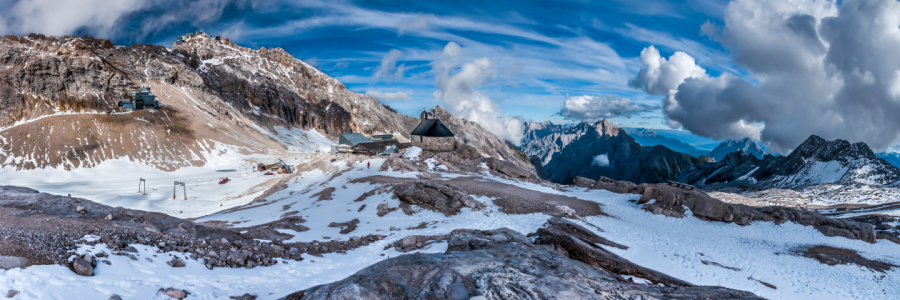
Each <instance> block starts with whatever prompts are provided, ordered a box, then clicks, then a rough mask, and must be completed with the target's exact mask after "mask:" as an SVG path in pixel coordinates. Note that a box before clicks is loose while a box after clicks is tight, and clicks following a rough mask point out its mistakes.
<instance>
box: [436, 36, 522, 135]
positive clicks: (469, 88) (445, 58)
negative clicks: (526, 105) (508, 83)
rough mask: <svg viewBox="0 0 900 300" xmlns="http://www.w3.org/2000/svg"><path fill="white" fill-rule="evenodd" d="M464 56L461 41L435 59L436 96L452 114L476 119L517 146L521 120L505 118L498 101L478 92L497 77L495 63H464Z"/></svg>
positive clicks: (471, 119)
mask: <svg viewBox="0 0 900 300" xmlns="http://www.w3.org/2000/svg"><path fill="white" fill-rule="evenodd" d="M464 59H465V57H464V54H463V49H462V47H461V46H460V45H459V44H457V43H455V42H450V43H447V45H446V46H444V49H443V51H441V53H440V55H439V57H438V59H437V60H435V61H434V62H432V71H433V72H434V73H435V79H434V86H435V87H436V88H437V91H435V92H434V94H433V96H434V97H435V98H436V100H438V101H440V102H442V103H444V104H445V106H446V108H447V111H448V112H450V114H452V115H453V116H455V117H457V118H463V119H466V120H469V121H473V122H476V123H478V125H481V126H482V127H484V128H485V129H487V130H488V131H490V132H493V133H494V134H496V135H497V136H498V137H500V138H501V139H505V140H508V141H510V142H512V143H513V144H515V145H519V144H521V142H522V138H523V137H524V125H523V122H522V120H521V119H519V118H513V117H503V111H501V110H500V108H499V105H498V103H497V102H496V101H494V100H491V99H490V98H489V97H488V96H487V95H484V94H482V93H481V92H479V91H478V88H479V87H481V85H482V84H483V83H484V82H485V81H487V80H489V79H494V78H496V77H497V70H496V69H494V68H493V67H492V66H491V64H492V62H491V61H490V60H489V59H487V58H479V59H475V60H473V61H470V62H465V63H463V61H464Z"/></svg>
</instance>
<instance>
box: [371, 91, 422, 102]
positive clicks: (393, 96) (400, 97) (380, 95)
mask: <svg viewBox="0 0 900 300" xmlns="http://www.w3.org/2000/svg"><path fill="white" fill-rule="evenodd" d="M366 96H369V97H372V98H375V99H378V101H382V102H390V101H412V91H402V92H382V91H376V90H368V91H366Z"/></svg>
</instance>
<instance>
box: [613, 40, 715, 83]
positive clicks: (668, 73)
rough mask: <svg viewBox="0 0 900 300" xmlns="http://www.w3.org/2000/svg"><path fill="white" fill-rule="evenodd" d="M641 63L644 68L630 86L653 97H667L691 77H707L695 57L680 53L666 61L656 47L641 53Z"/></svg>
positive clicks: (648, 48) (645, 49)
mask: <svg viewBox="0 0 900 300" xmlns="http://www.w3.org/2000/svg"><path fill="white" fill-rule="evenodd" d="M641 63H643V64H644V67H643V68H642V69H641V71H640V73H638V74H637V77H635V78H634V79H632V80H631V81H630V82H628V85H629V86H631V87H633V88H638V89H643V90H645V91H647V93H650V94H651V95H666V94H668V93H669V92H670V91H672V90H675V89H677V88H678V86H679V85H681V83H682V82H684V80H685V79H687V78H690V77H706V70H704V69H703V68H702V67H700V66H698V65H697V64H696V63H695V62H694V58H693V57H691V56H690V55H688V54H687V53H684V52H680V51H679V52H675V54H672V56H671V57H669V59H666V58H664V57H662V56H660V55H659V50H656V47H653V46H650V47H647V48H644V50H642V51H641Z"/></svg>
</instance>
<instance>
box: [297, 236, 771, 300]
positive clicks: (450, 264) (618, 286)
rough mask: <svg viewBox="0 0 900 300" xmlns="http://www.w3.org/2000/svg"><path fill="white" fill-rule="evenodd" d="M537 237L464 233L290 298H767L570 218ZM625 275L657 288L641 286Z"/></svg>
mask: <svg viewBox="0 0 900 300" xmlns="http://www.w3.org/2000/svg"><path fill="white" fill-rule="evenodd" d="M534 236H536V239H535V242H532V241H531V239H529V238H528V237H526V236H523V235H522V234H520V233H517V232H515V231H513V230H510V229H507V228H501V229H495V230H487V231H481V230H468V229H457V230H454V231H453V232H452V233H451V234H450V238H449V241H448V248H447V252H446V253H442V254H441V253H438V254H423V253H416V254H407V255H401V256H398V257H394V258H389V259H386V260H384V261H381V262H379V263H376V264H374V265H372V266H369V267H367V268H365V269H363V270H361V271H359V272H357V273H356V274H354V275H352V276H350V277H348V278H346V279H344V280H341V281H338V282H334V283H330V284H326V285H320V286H316V287H312V288H310V289H307V290H304V291H300V292H297V293H294V294H291V295H288V296H287V297H286V298H284V299H288V300H295V299H762V298H759V297H757V296H755V295H754V294H752V293H749V292H744V291H737V290H732V289H728V288H723V287H714V286H693V285H691V284H689V283H686V282H684V281H681V280H678V279H675V278H672V277H670V276H667V275H665V274H662V273H659V272H656V271H653V270H649V269H646V268H641V267H639V266H637V265H634V264H631V263H630V262H628V261H627V260H625V259H622V258H620V257H618V256H616V255H615V254H612V253H610V252H608V251H606V250H603V249H602V248H601V247H599V246H596V245H594V244H593V242H589V241H591V240H594V239H595V238H597V236H596V235H594V234H593V233H591V232H590V231H589V230H587V229H585V228H583V227H581V226H579V225H577V224H574V223H572V222H570V221H566V220H563V219H554V220H553V221H552V222H550V223H548V230H544V231H540V230H539V231H538V232H537V233H535V234H534ZM410 242H412V240H410ZM620 246H621V245H620ZM623 247H624V246H623ZM622 272H624V273H622ZM619 274H625V275H633V276H637V277H641V278H644V279H647V280H650V281H651V282H653V283H655V284H649V285H648V284H638V283H634V282H633V281H631V280H627V279H625V278H624V277H622V276H620V275H619ZM656 283H659V284H661V285H657V284H656ZM479 297H481V298H479Z"/></svg>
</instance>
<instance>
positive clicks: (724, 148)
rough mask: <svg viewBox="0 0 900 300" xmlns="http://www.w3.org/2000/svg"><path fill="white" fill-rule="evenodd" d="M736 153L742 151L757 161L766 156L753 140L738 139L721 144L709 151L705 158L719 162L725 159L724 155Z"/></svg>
mask: <svg viewBox="0 0 900 300" xmlns="http://www.w3.org/2000/svg"><path fill="white" fill-rule="evenodd" d="M738 151H743V152H745V153H747V154H750V155H753V156H756V158H758V159H762V158H763V156H765V155H766V151H763V149H762V147H760V146H759V144H757V143H756V142H754V141H753V140H751V139H749V138H740V139H734V140H728V141H724V142H722V143H721V144H719V146H716V148H715V149H713V150H712V151H710V152H709V154H708V155H707V156H709V157H712V158H713V159H715V160H716V161H720V160H722V159H723V158H725V155H727V154H728V153H734V152H738Z"/></svg>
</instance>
